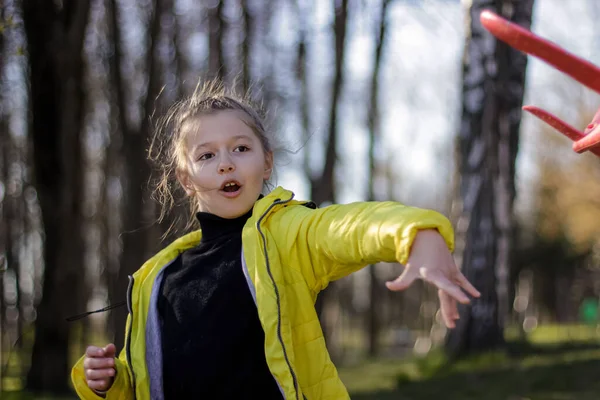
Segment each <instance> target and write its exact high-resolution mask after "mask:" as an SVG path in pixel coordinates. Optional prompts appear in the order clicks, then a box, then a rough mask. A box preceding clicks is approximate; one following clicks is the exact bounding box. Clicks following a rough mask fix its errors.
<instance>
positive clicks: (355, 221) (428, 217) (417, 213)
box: [274, 201, 454, 292]
mask: <svg viewBox="0 0 600 400" xmlns="http://www.w3.org/2000/svg"><path fill="white" fill-rule="evenodd" d="M277 214H280V217H279V218H278V217H277V216H275V218H277V219H279V221H277V222H276V224H274V225H276V226H277V227H276V228H275V229H274V230H275V231H276V232H277V233H275V234H276V235H278V236H276V237H285V238H286V247H287V250H288V252H287V256H288V257H291V258H290V259H289V261H288V263H287V265H299V266H300V268H301V272H302V274H303V275H304V277H305V279H306V280H307V283H308V284H309V286H310V287H311V288H312V290H314V291H315V292H319V291H321V290H322V289H324V288H325V287H326V286H327V285H328V284H329V282H331V281H333V280H336V279H339V278H342V277H344V276H346V275H349V274H351V273H352V272H355V271H356V270H358V269H361V268H363V267H364V266H366V265H369V264H373V263H377V262H399V263H400V264H406V262H407V260H408V257H409V254H410V249H411V245H412V242H413V240H414V238H415V235H416V234H417V232H418V231H419V230H423V229H437V230H438V231H439V232H440V234H441V235H442V236H443V237H444V239H445V241H446V244H447V245H448V248H449V249H450V251H453V250H454V230H453V229H452V225H451V224H450V221H449V220H448V218H446V217H445V216H443V215H442V214H440V213H439V212H437V211H433V210H427V209H422V208H416V207H409V206H405V205H403V204H400V203H397V202H391V201H386V202H359V203H352V204H346V205H331V206H328V207H325V208H322V209H317V210H312V209H309V208H307V207H302V206H297V207H291V208H290V209H289V212H282V213H275V215H277ZM274 222H275V221H274ZM279 230H281V231H279ZM279 235H281V236H279Z"/></svg>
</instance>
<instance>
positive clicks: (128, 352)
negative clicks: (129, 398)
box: [125, 275, 136, 400]
mask: <svg viewBox="0 0 600 400" xmlns="http://www.w3.org/2000/svg"><path fill="white" fill-rule="evenodd" d="M128 278H129V285H128V286H127V311H128V312H129V329H128V330H127V338H126V339H125V355H126V356H127V364H128V365H129V370H130V371H131V381H132V382H131V384H132V386H133V399H134V400H135V399H136V393H135V372H134V371H133V364H132V362H131V329H132V328H133V301H132V297H133V296H132V294H133V282H134V279H133V276H131V275H129V276H128Z"/></svg>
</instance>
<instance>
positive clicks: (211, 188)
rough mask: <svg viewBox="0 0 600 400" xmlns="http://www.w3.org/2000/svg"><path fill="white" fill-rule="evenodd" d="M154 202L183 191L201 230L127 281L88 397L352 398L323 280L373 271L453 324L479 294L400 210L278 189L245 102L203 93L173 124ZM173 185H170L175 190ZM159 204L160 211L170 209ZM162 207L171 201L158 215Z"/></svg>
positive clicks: (448, 235) (93, 352)
mask: <svg viewBox="0 0 600 400" xmlns="http://www.w3.org/2000/svg"><path fill="white" fill-rule="evenodd" d="M165 121H166V123H165V125H164V126H165V127H167V126H168V127H170V129H163V132H166V133H167V137H168V138H167V142H163V143H161V145H163V146H167V147H166V152H161V153H162V154H165V155H166V162H165V163H164V164H163V167H164V175H163V179H162V181H161V184H160V185H159V193H161V195H162V198H163V199H165V198H166V199H168V200H170V201H171V202H172V201H173V200H172V199H173V195H172V193H171V190H170V188H171V187H176V186H179V185H180V187H181V188H183V190H184V191H185V193H186V195H187V197H188V198H189V200H190V202H191V204H192V210H193V215H194V216H195V218H196V220H197V222H198V223H199V225H200V229H199V230H196V231H194V232H192V233H190V234H187V235H185V236H183V237H181V238H180V239H178V240H176V241H175V242H173V243H172V244H171V245H169V246H168V247H166V248H165V249H164V250H162V251H161V252H159V253H158V254H157V255H155V256H154V257H153V258H151V259H150V260H149V261H147V262H146V263H145V264H144V265H143V266H142V267H141V268H140V269H139V270H138V271H137V272H136V273H135V274H134V275H133V277H130V285H129V290H128V293H127V305H128V308H129V317H128V319H127V329H126V339H125V348H124V350H123V351H122V352H121V354H120V356H119V357H118V358H115V353H116V350H115V346H114V345H112V344H109V345H107V346H106V347H104V348H99V347H94V346H90V347H89V348H88V349H87V351H86V354H85V355H84V356H83V357H82V358H81V359H80V360H79V362H78V363H77V364H76V365H75V367H74V368H73V372H72V379H73V383H74V386H75V389H76V391H77V393H78V395H79V396H80V397H81V398H83V399H98V398H101V397H105V398H106V399H191V398H210V399H225V398H242V397H243V398H260V399H296V400H299V399H311V400H312V399H347V398H349V396H348V393H347V391H346V389H345V387H344V385H343V384H342V382H341V381H340V379H339V377H338V374H337V371H336V369H335V367H334V365H333V364H332V362H331V360H330V358H329V355H328V353H327V348H326V346H325V341H324V338H323V333H322V331H321V327H320V325H319V320H318V318H317V313H316V311H315V308H314V302H315V300H316V298H317V295H318V294H319V292H320V291H321V290H323V289H324V288H325V287H326V286H327V285H328V284H329V282H331V281H333V280H336V279H339V278H341V277H344V276H346V275H348V274H350V273H352V272H354V271H356V270H358V269H360V268H362V267H363V266H365V265H368V264H372V263H377V262H380V261H386V262H398V263H400V264H403V265H405V268H404V271H403V273H402V274H401V275H400V276H399V278H398V279H396V280H395V281H393V282H387V284H386V285H387V287H388V289H390V290H402V289H405V288H406V287H408V286H409V285H410V284H411V283H412V281H414V279H416V278H423V279H425V280H427V281H429V282H430V283H432V284H434V285H435V286H437V287H438V289H439V298H440V302H441V310H442V314H443V317H444V320H445V323H446V324H447V326H448V327H450V328H452V327H454V320H456V319H457V318H458V312H457V308H456V302H457V301H459V302H461V303H468V302H469V298H468V297H467V296H466V294H465V293H463V291H462V290H461V288H462V289H464V290H465V291H466V292H468V293H469V294H471V295H472V296H479V293H478V292H477V290H476V289H475V288H473V286H472V285H471V284H470V283H469V282H468V281H467V280H466V279H465V277H464V276H463V275H462V274H461V272H460V271H459V270H458V269H457V267H456V265H455V264H454V261H453V258H452V255H451V253H450V251H451V250H452V246H453V230H452V227H451V225H450V222H449V221H448V219H446V218H445V217H444V216H442V215H440V214H439V213H437V212H435V211H431V210H424V209H419V208H412V207H407V206H404V205H402V204H398V203H395V202H363V203H353V204H348V205H331V206H328V207H325V208H323V209H316V207H315V206H314V204H313V203H310V202H303V201H298V200H294V194H293V193H292V192H290V191H288V190H285V189H283V188H281V187H277V188H276V189H274V190H273V191H271V192H270V193H269V194H267V195H265V196H263V195H261V192H262V190H263V187H264V185H265V183H266V182H267V181H268V180H269V178H270V177H271V173H272V170H273V152H274V147H273V143H272V139H271V138H270V136H269V133H268V132H267V131H266V130H265V128H264V124H263V121H262V117H261V115H260V114H259V113H258V112H257V111H256V110H255V109H254V108H252V107H251V106H250V105H249V103H248V102H246V101H245V100H243V99H240V98H238V97H236V96H235V95H234V94H231V93H228V92H226V91H225V90H224V89H223V88H222V86H221V85H218V84H214V83H212V84H208V85H205V86H204V87H203V88H202V89H201V90H197V91H196V92H195V93H194V95H192V96H191V98H190V99H188V100H187V101H185V102H182V103H179V104H178V105H176V106H175V107H174V108H173V109H172V110H171V111H170V112H169V114H168V117H167V119H166V120H165ZM171 182H175V184H174V185H171ZM167 203H168V202H167ZM167 206H168V204H167Z"/></svg>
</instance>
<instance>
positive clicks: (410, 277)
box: [385, 267, 416, 291]
mask: <svg viewBox="0 0 600 400" xmlns="http://www.w3.org/2000/svg"><path fill="white" fill-rule="evenodd" d="M415 278H416V275H415V274H414V273H412V272H411V269H409V268H408V267H407V268H405V269H404V272H403V273H402V275H400V276H399V277H398V278H396V280H394V281H389V282H386V283H385V286H387V288H388V289H389V290H393V291H399V290H404V289H406V288H407V287H409V286H410V285H411V284H412V283H413V282H414V280H415Z"/></svg>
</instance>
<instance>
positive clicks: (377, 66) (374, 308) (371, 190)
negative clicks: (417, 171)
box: [367, 0, 390, 357]
mask: <svg viewBox="0 0 600 400" xmlns="http://www.w3.org/2000/svg"><path fill="white" fill-rule="evenodd" d="M389 4H390V0H382V2H381V13H380V15H379V27H378V30H377V32H376V37H375V43H376V47H375V59H374V63H373V73H372V75H371V92H370V100H369V110H368V121H369V123H368V125H369V165H368V175H367V177H368V179H369V182H368V184H367V187H368V193H367V200H368V201H374V200H375V174H376V171H377V160H376V157H375V147H376V145H377V142H378V140H379V137H380V134H381V126H380V122H379V101H378V100H379V73H380V70H381V58H382V54H383V48H384V45H385V42H386V24H387V10H388V6H389ZM369 280H370V284H369V287H370V294H369V298H370V300H369V311H368V332H369V356H371V357H375V356H376V355H377V354H378V353H379V331H380V325H381V324H380V321H379V318H380V313H381V310H380V306H381V303H380V297H381V287H380V285H379V281H378V279H377V265H371V266H369Z"/></svg>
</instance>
